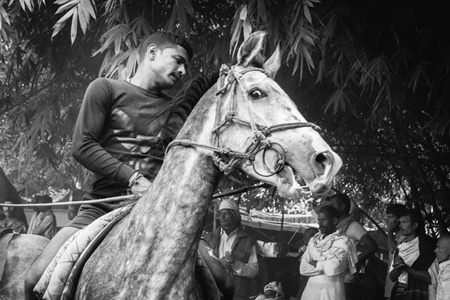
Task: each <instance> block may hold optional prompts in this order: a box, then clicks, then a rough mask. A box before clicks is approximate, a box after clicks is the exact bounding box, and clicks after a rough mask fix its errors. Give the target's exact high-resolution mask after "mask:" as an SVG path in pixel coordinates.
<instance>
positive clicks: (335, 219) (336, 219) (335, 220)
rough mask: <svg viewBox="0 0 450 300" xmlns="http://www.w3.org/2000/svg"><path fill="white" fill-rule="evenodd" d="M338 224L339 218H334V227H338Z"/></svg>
mask: <svg viewBox="0 0 450 300" xmlns="http://www.w3.org/2000/svg"><path fill="white" fill-rule="evenodd" d="M337 224H338V218H336V217H333V225H337Z"/></svg>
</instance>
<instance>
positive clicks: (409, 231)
mask: <svg viewBox="0 0 450 300" xmlns="http://www.w3.org/2000/svg"><path fill="white" fill-rule="evenodd" d="M399 227H400V233H401V234H402V235H404V236H411V235H413V234H415V233H416V229H417V223H412V222H411V217H410V216H403V217H400V225H399Z"/></svg>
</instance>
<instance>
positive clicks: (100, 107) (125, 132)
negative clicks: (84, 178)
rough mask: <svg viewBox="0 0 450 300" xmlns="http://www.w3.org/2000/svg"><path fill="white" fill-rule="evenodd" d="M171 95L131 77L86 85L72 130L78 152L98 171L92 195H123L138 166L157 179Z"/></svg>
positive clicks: (76, 155)
mask: <svg viewBox="0 0 450 300" xmlns="http://www.w3.org/2000/svg"><path fill="white" fill-rule="evenodd" d="M169 101H170V98H169V97H168V96H166V95H164V94H154V93H151V92H149V91H147V90H145V89H142V88H140V87H138V86H135V85H133V84H131V83H129V82H126V81H121V80H114V79H106V78H98V79H96V80H94V81H93V82H92V83H91V84H90V85H89V87H88V89H87V90H86V93H85V96H84V99H83V103H82V106H81V110H80V113H79V115H78V119H77V122H76V125H75V130H74V135H73V145H72V154H73V156H74V158H75V159H76V160H77V161H78V162H79V163H80V164H82V165H83V166H84V167H86V168H87V169H89V170H90V171H92V172H93V173H94V174H95V179H94V182H93V183H92V191H90V193H91V194H93V195H98V196H103V197H113V196H119V195H124V194H126V193H127V190H128V180H129V178H130V177H131V175H132V174H133V173H134V172H136V170H138V171H139V172H141V173H142V174H144V175H145V176H146V177H147V178H148V179H149V180H151V181H152V180H153V179H154V177H155V176H156V175H157V173H158V172H159V169H160V168H161V165H162V161H163V156H164V150H165V145H164V144H165V140H164V139H165V137H164V136H163V135H164V134H162V133H161V130H162V126H163V125H164V124H165V122H166V121H167V115H168V111H165V110H163V109H162V107H164V106H165V105H167V104H168V102H169Z"/></svg>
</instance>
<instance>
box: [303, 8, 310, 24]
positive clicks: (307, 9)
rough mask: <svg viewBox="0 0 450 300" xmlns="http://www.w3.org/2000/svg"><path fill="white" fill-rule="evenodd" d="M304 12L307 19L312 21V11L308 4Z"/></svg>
mask: <svg viewBox="0 0 450 300" xmlns="http://www.w3.org/2000/svg"><path fill="white" fill-rule="evenodd" d="M303 14H304V15H305V18H306V20H308V22H309V23H312V19H311V12H310V11H309V7H308V6H305V7H304V9H303Z"/></svg>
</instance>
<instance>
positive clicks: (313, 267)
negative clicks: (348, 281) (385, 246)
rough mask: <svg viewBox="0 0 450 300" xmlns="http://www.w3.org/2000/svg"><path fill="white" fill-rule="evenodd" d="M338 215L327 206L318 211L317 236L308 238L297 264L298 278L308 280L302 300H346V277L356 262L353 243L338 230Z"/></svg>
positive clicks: (354, 267)
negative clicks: (303, 277)
mask: <svg viewBox="0 0 450 300" xmlns="http://www.w3.org/2000/svg"><path fill="white" fill-rule="evenodd" d="M338 215H339V212H338V211H337V210H336V208H334V207H332V206H330V205H326V206H322V207H321V208H320V209H319V211H318V215H317V219H318V223H319V230H320V233H318V234H316V235H314V236H313V237H312V238H311V240H310V241H309V243H308V247H307V248H306V252H305V253H304V254H303V256H302V260H301V262H300V274H301V275H302V276H309V280H308V283H307V284H306V287H305V290H304V292H303V295H302V298H301V299H302V300H344V299H345V288H344V278H345V274H346V273H350V274H353V273H355V272H356V263H357V260H358V258H357V254H356V247H355V244H354V243H353V241H352V240H351V239H350V238H349V237H347V236H345V235H341V234H340V232H339V230H337V227H336V224H337V222H338Z"/></svg>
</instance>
